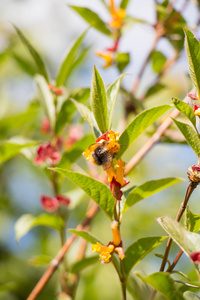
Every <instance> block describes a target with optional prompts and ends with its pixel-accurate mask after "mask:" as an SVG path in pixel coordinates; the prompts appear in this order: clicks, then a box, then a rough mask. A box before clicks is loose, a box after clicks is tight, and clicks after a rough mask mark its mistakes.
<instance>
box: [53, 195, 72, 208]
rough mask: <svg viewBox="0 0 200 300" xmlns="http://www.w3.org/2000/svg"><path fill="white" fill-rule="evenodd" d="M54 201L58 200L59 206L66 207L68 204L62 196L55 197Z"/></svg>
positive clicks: (68, 200)
mask: <svg viewBox="0 0 200 300" xmlns="http://www.w3.org/2000/svg"><path fill="white" fill-rule="evenodd" d="M56 199H57V200H58V202H59V204H61V205H65V206H68V205H69V204H70V199H69V198H68V197H66V196H63V195H57V196H56Z"/></svg>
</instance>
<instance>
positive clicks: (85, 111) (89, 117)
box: [70, 99, 101, 137]
mask: <svg viewBox="0 0 200 300" xmlns="http://www.w3.org/2000/svg"><path fill="white" fill-rule="evenodd" d="M70 100H71V102H72V103H73V104H74V105H75V106H76V108H77V110H78V112H79V113H80V115H81V116H82V118H83V119H84V121H86V122H87V123H88V124H89V125H90V127H91V129H92V132H93V134H94V136H95V137H98V136H100V135H101V133H100V131H99V129H98V127H97V124H96V121H95V120H94V117H93V114H92V112H91V110H90V109H89V108H87V106H85V105H83V104H82V103H78V102H77V101H75V100H74V99H70Z"/></svg>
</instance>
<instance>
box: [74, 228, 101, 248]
mask: <svg viewBox="0 0 200 300" xmlns="http://www.w3.org/2000/svg"><path fill="white" fill-rule="evenodd" d="M68 231H69V232H71V233H74V234H76V235H78V236H80V237H82V238H83V239H84V240H86V241H87V242H89V243H91V244H96V243H100V244H101V245H102V243H101V242H100V241H99V239H97V238H96V237H95V236H93V235H92V234H91V233H89V232H88V231H84V230H76V229H68Z"/></svg>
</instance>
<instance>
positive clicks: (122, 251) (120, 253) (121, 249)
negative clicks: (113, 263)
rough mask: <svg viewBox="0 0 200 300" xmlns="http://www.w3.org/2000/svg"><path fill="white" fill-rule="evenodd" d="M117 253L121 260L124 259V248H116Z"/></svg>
mask: <svg viewBox="0 0 200 300" xmlns="http://www.w3.org/2000/svg"><path fill="white" fill-rule="evenodd" d="M115 252H116V253H117V254H118V256H119V258H120V259H121V260H122V259H124V257H125V254H124V249H123V248H122V247H116V248H115Z"/></svg>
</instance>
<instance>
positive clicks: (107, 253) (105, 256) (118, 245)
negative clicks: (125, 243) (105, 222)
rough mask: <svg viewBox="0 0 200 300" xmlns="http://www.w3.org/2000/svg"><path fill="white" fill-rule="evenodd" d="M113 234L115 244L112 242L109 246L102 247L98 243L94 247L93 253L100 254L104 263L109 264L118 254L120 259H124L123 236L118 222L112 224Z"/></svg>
mask: <svg viewBox="0 0 200 300" xmlns="http://www.w3.org/2000/svg"><path fill="white" fill-rule="evenodd" d="M111 228H112V234H113V242H110V243H109V244H108V245H107V246H102V245H101V244H99V243H98V242H97V243H96V244H94V245H92V251H93V252H97V253H100V255H99V258H100V259H101V261H102V263H109V262H110V261H111V258H112V254H113V253H114V252H116V253H117V254H118V256H119V258H120V259H121V260H122V259H124V257H125V255H124V250H123V248H122V242H121V235H120V232H119V229H118V222H117V221H113V222H112V224H111Z"/></svg>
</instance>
